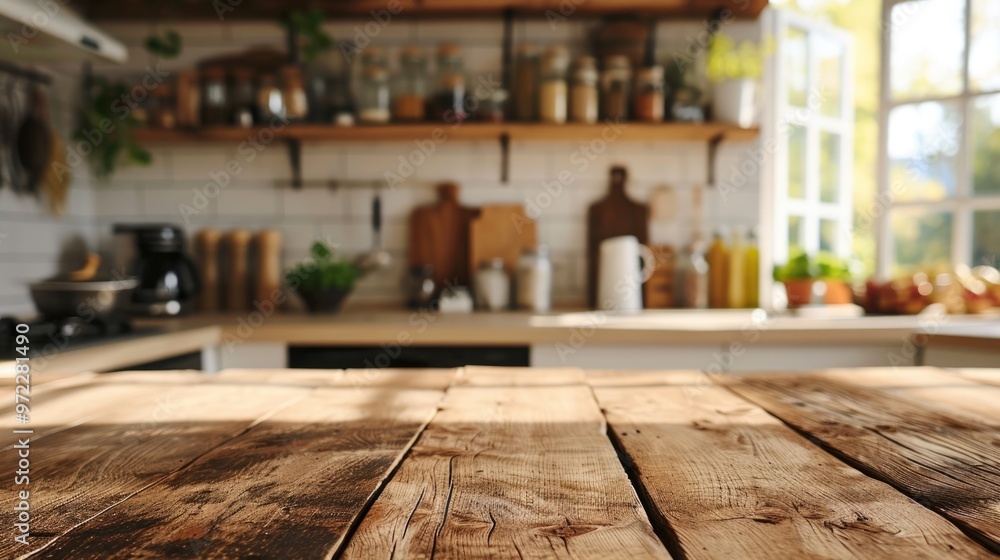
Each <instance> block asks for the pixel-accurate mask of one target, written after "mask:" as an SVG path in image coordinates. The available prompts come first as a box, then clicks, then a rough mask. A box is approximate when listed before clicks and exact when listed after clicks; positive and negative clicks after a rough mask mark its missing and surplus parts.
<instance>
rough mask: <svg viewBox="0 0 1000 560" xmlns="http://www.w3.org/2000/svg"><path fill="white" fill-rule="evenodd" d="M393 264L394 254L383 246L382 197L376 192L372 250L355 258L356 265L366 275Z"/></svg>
mask: <svg viewBox="0 0 1000 560" xmlns="http://www.w3.org/2000/svg"><path fill="white" fill-rule="evenodd" d="M391 264H392V255H391V254H390V253H389V251H386V250H385V248H383V247H382V197H381V195H379V193H377V192H376V193H375V196H374V197H372V250H371V251H368V252H367V253H365V254H363V255H360V256H359V257H358V258H357V259H355V261H354V265H355V266H357V267H358V270H360V271H361V274H362V275H364V274H369V273H371V272H374V271H376V270H378V269H380V268H387V267H388V266H389V265H391Z"/></svg>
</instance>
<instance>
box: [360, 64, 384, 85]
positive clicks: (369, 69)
mask: <svg viewBox="0 0 1000 560" xmlns="http://www.w3.org/2000/svg"><path fill="white" fill-rule="evenodd" d="M365 77H366V78H368V79H369V80H375V81H382V80H386V79H388V78H389V72H388V71H387V70H386V69H385V68H383V67H381V66H379V65H377V64H369V65H368V66H365Z"/></svg>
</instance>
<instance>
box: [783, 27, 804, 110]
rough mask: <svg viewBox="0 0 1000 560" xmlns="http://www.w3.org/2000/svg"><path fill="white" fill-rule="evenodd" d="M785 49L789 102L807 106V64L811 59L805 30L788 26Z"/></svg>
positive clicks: (798, 105)
mask: <svg viewBox="0 0 1000 560" xmlns="http://www.w3.org/2000/svg"><path fill="white" fill-rule="evenodd" d="M784 51H785V52H784V57H785V68H786V69H787V74H786V75H785V76H786V86H787V88H788V91H787V94H788V104H789V105H791V106H794V107H805V106H806V101H807V97H808V89H809V73H808V72H809V71H808V68H809V66H808V65H807V64H806V61H807V60H809V45H808V36H807V35H806V33H805V31H802V30H800V29H796V28H794V27H788V28H787V31H786V35H785V41H784Z"/></svg>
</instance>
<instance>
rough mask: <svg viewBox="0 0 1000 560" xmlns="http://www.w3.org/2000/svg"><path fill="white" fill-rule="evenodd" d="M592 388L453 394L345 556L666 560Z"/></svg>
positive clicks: (461, 391)
mask: <svg viewBox="0 0 1000 560" xmlns="http://www.w3.org/2000/svg"><path fill="white" fill-rule="evenodd" d="M604 429H605V424H604V418H603V416H602V415H601V413H600V410H599V409H598V408H597V405H596V403H595V402H594V400H593V396H592V395H591V392H590V389H589V388H588V387H586V386H583V385H564V386H560V387H550V386H538V387H510V386H507V387H504V386H492V387H452V388H451V389H449V390H448V392H447V394H446V396H445V401H444V402H443V404H442V410H441V411H440V412H439V413H438V414H437V416H435V418H434V420H433V421H432V422H431V423H430V425H428V427H427V429H426V430H425V431H424V433H423V434H422V435H421V436H420V439H419V441H418V442H417V444H416V445H415V446H414V448H413V450H412V451H411V453H410V455H409V456H408V457H407V459H406V460H405V461H404V462H403V464H402V465H401V466H400V468H399V470H398V471H397V473H396V474H395V476H393V478H392V480H391V481H390V482H389V484H388V485H387V486H386V488H385V490H384V491H383V492H382V494H381V495H380V496H379V498H378V500H376V502H375V503H374V505H373V506H372V508H371V509H370V510H369V513H368V515H367V516H365V518H364V519H363V520H362V522H361V524H360V526H359V528H358V530H357V532H356V533H355V534H354V536H353V538H352V539H351V540H350V542H349V543H348V546H347V549H346V550H345V553H344V555H343V558H347V559H355V558H357V559H365V560H368V559H372V558H463V559H464V558H472V559H475V558H592V559H595V560H597V559H599V560H607V559H608V558H668V554H667V551H666V549H665V548H664V547H663V545H662V543H661V542H660V541H659V540H658V539H657V537H656V536H655V534H654V533H653V530H652V528H651V527H650V525H649V521H648V519H647V518H646V514H645V512H644V511H643V509H642V505H641V504H640V502H639V500H638V497H637V496H636V494H635V490H634V489H633V488H632V486H631V484H630V482H629V480H628V478H627V476H626V473H625V472H624V470H623V469H622V466H621V463H620V462H619V461H618V458H617V456H616V453H615V450H614V448H613V447H612V445H611V442H610V441H608V439H607V437H606V436H605V434H604Z"/></svg>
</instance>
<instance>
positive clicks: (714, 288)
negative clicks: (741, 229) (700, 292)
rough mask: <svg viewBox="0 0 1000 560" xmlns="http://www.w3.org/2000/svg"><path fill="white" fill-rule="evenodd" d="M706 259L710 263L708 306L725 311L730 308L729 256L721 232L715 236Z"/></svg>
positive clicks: (717, 232)
mask: <svg viewBox="0 0 1000 560" xmlns="http://www.w3.org/2000/svg"><path fill="white" fill-rule="evenodd" d="M705 259H706V260H707V261H708V306H709V307H710V308H712V309H725V308H726V307H729V304H728V300H729V254H728V251H727V250H726V244H725V242H724V241H723V240H722V232H721V231H716V232H715V234H714V235H713V238H712V244H711V245H710V246H709V248H708V253H707V254H706V255H705Z"/></svg>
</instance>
